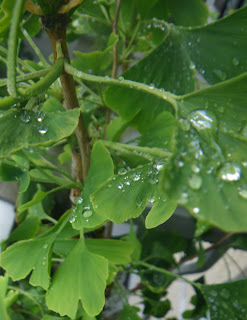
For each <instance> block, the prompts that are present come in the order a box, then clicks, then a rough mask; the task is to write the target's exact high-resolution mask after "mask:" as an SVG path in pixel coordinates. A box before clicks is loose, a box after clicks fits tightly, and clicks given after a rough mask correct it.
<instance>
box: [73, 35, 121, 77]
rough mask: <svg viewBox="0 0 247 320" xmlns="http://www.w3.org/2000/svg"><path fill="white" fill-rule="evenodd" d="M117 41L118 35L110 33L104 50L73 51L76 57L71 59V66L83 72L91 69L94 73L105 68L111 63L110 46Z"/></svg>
mask: <svg viewBox="0 0 247 320" xmlns="http://www.w3.org/2000/svg"><path fill="white" fill-rule="evenodd" d="M117 42H118V36H117V35H116V34H115V33H112V34H111V35H110V38H109V40H108V44H107V48H106V49H105V50H104V51H93V52H90V53H81V52H80V51H74V53H75V55H76V57H77V58H75V59H73V61H72V65H73V67H75V68H77V69H78V70H81V71H84V72H87V71H88V70H89V69H91V70H93V72H94V73H99V72H100V71H102V70H105V69H106V68H107V67H108V66H109V65H110V64H111V61H112V48H113V47H114V46H115V45H116V44H117Z"/></svg>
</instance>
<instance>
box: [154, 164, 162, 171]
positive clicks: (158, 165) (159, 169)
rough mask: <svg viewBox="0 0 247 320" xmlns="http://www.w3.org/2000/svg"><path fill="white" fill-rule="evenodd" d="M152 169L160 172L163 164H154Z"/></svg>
mask: <svg viewBox="0 0 247 320" xmlns="http://www.w3.org/2000/svg"><path fill="white" fill-rule="evenodd" d="M153 167H154V169H157V170H158V171H161V170H162V169H163V168H164V164H163V163H156V164H154V165H153Z"/></svg>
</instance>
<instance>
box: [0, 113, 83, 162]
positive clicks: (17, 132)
mask: <svg viewBox="0 0 247 320" xmlns="http://www.w3.org/2000/svg"><path fill="white" fill-rule="evenodd" d="M79 114H80V111H79V110H78V109H74V110H69V111H66V112H54V113H53V112H47V113H46V114H44V113H42V112H41V113H40V112H39V113H34V112H32V111H28V110H24V111H23V110H17V109H10V110H8V111H5V112H2V114H1V117H0V130H1V133H2V134H1V138H0V144H1V150H0V157H5V156H8V155H9V154H10V153H11V152H14V151H17V150H20V149H22V148H23V147H25V146H36V145H44V144H47V143H51V142H55V141H59V140H61V139H63V138H65V137H67V136H69V135H71V134H72V133H73V131H74V130H75V128H76V126H77V123H78V117H79Z"/></svg>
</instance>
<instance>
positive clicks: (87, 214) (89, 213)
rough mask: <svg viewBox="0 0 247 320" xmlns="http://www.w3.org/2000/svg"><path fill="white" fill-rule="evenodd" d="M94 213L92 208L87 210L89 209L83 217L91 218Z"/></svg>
mask: <svg viewBox="0 0 247 320" xmlns="http://www.w3.org/2000/svg"><path fill="white" fill-rule="evenodd" d="M92 214H93V211H92V210H87V211H84V212H83V217H84V218H89V217H91V215H92Z"/></svg>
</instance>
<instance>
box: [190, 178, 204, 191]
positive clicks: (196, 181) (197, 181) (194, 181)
mask: <svg viewBox="0 0 247 320" xmlns="http://www.w3.org/2000/svg"><path fill="white" fill-rule="evenodd" d="M188 184H189V186H190V188H191V189H193V190H199V189H200V188H201V185H202V178H201V177H200V176H198V175H197V174H193V175H192V176H191V177H190V178H189V179H188Z"/></svg>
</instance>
